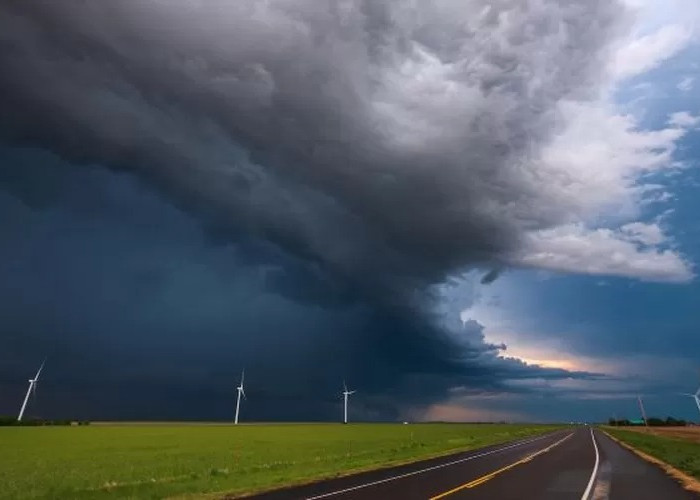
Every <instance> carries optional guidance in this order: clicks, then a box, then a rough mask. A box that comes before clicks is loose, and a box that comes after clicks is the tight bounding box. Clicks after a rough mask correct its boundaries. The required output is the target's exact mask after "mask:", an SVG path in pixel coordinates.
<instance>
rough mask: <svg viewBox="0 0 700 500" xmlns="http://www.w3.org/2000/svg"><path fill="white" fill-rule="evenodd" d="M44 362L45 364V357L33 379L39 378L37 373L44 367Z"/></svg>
mask: <svg viewBox="0 0 700 500" xmlns="http://www.w3.org/2000/svg"><path fill="white" fill-rule="evenodd" d="M44 364H46V358H44V361H42V362H41V366H40V367H39V370H38V371H37V372H36V376H35V377H34V380H35V381H36V380H39V375H40V374H41V370H43V369H44Z"/></svg>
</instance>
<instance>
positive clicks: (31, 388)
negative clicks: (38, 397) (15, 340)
mask: <svg viewBox="0 0 700 500" xmlns="http://www.w3.org/2000/svg"><path fill="white" fill-rule="evenodd" d="M44 363H46V360H44V361H43V362H42V363H41V366H40V367H39V371H37V372H36V375H35V376H34V378H30V379H29V388H28V389H27V394H26V395H25V396H24V401H23V402H22V408H20V409H19V415H18V416H17V422H21V421H22V417H23V416H24V410H25V408H26V407H27V401H29V395H30V394H32V393H34V394H36V384H37V383H38V382H39V375H40V374H41V370H42V369H43V368H44Z"/></svg>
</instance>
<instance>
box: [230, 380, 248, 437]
mask: <svg viewBox="0 0 700 500" xmlns="http://www.w3.org/2000/svg"><path fill="white" fill-rule="evenodd" d="M244 376H245V370H243V371H242V372H241V385H239V386H238V387H236V391H238V396H237V397H236V417H235V418H234V419H233V423H234V424H235V425H238V412H239V411H240V409H241V396H243V398H244V399H247V398H246V397H245V391H244V390H243V377H244Z"/></svg>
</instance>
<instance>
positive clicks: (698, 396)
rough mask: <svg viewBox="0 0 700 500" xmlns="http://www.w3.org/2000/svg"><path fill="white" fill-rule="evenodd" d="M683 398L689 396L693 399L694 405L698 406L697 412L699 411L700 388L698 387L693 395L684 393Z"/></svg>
mask: <svg viewBox="0 0 700 500" xmlns="http://www.w3.org/2000/svg"><path fill="white" fill-rule="evenodd" d="M683 396H690V397H691V398H693V399H694V400H695V404H696V405H697V406H698V411H700V387H698V390H697V391H695V394H690V393H687V392H684V393H683Z"/></svg>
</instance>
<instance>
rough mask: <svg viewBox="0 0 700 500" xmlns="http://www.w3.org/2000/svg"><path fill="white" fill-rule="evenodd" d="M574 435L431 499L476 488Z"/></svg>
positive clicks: (436, 499)
mask: <svg viewBox="0 0 700 500" xmlns="http://www.w3.org/2000/svg"><path fill="white" fill-rule="evenodd" d="M573 435H574V433H573V432H572V433H570V434H567V435H566V436H564V437H563V438H561V439H560V440H559V441H557V442H556V443H553V444H550V445H549V446H547V447H546V448H542V449H541V450H539V451H536V452H535V453H532V454H531V455H528V456H526V457H525V458H521V459H520V460H518V461H517V462H513V463H512V464H510V465H506V466H505V467H502V468H500V469H498V470H495V471H493V472H489V473H488V474H486V475H484V476H481V477H478V478H476V479H474V480H473V481H469V482H468V483H464V484H462V485H460V486H457V487H456V488H453V489H451V490H449V491H446V492H444V493H440V494H439V495H436V496H434V497H430V500H438V499H439V498H445V497H446V496H448V495H452V494H454V493H457V492H458V491H462V490H466V489H467V488H474V487H475V486H479V485H481V484H484V483H485V482H486V481H490V480H491V479H493V478H494V477H496V476H497V475H499V474H501V473H503V472H505V471H507V470H510V469H512V468H513V467H517V466H518V465H521V464H524V463H526V462H529V461H530V460H532V459H533V458H535V457H537V456H539V455H542V454H543V453H547V452H548V451H549V450H551V449H552V448H554V447H555V446H559V445H560V444H561V443H563V442H564V441H566V440H567V439H569V438H570V437H571V436H573Z"/></svg>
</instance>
